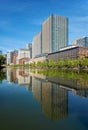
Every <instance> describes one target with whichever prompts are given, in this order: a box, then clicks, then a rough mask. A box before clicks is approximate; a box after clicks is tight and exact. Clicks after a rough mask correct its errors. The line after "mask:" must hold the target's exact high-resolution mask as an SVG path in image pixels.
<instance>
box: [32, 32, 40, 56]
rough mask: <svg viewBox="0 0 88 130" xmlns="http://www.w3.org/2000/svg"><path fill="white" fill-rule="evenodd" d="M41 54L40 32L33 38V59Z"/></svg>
mask: <svg viewBox="0 0 88 130" xmlns="http://www.w3.org/2000/svg"><path fill="white" fill-rule="evenodd" d="M40 54H41V32H39V33H38V34H37V35H35V36H34V38H33V43H32V57H33V58H34V57H35V56H38V55H40Z"/></svg>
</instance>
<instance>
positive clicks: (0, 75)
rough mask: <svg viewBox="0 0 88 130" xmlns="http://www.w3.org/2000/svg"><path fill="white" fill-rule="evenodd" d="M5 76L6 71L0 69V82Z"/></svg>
mask: <svg viewBox="0 0 88 130" xmlns="http://www.w3.org/2000/svg"><path fill="white" fill-rule="evenodd" d="M5 78H6V72H5V71H3V70H0V83H1V82H2V80H4V79H5Z"/></svg>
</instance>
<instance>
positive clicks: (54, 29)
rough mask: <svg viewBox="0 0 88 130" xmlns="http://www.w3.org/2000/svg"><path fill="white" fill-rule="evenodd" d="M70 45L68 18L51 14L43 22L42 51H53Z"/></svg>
mask: <svg viewBox="0 0 88 130" xmlns="http://www.w3.org/2000/svg"><path fill="white" fill-rule="evenodd" d="M67 45H68V19H67V18H66V17H62V16H58V15H51V16H50V17H48V18H47V19H46V20H45V21H44V22H43V23H42V53H52V52H56V51H59V49H60V48H62V47H65V46H67Z"/></svg>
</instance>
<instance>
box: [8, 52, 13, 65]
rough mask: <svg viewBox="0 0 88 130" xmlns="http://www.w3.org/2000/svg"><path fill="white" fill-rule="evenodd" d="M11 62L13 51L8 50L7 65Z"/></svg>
mask: <svg viewBox="0 0 88 130" xmlns="http://www.w3.org/2000/svg"><path fill="white" fill-rule="evenodd" d="M11 63H13V52H12V51H8V52H7V65H10V64H11Z"/></svg>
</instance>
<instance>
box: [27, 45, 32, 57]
mask: <svg viewBox="0 0 88 130" xmlns="http://www.w3.org/2000/svg"><path fill="white" fill-rule="evenodd" d="M26 49H29V51H30V58H32V44H31V43H28V44H26Z"/></svg>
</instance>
